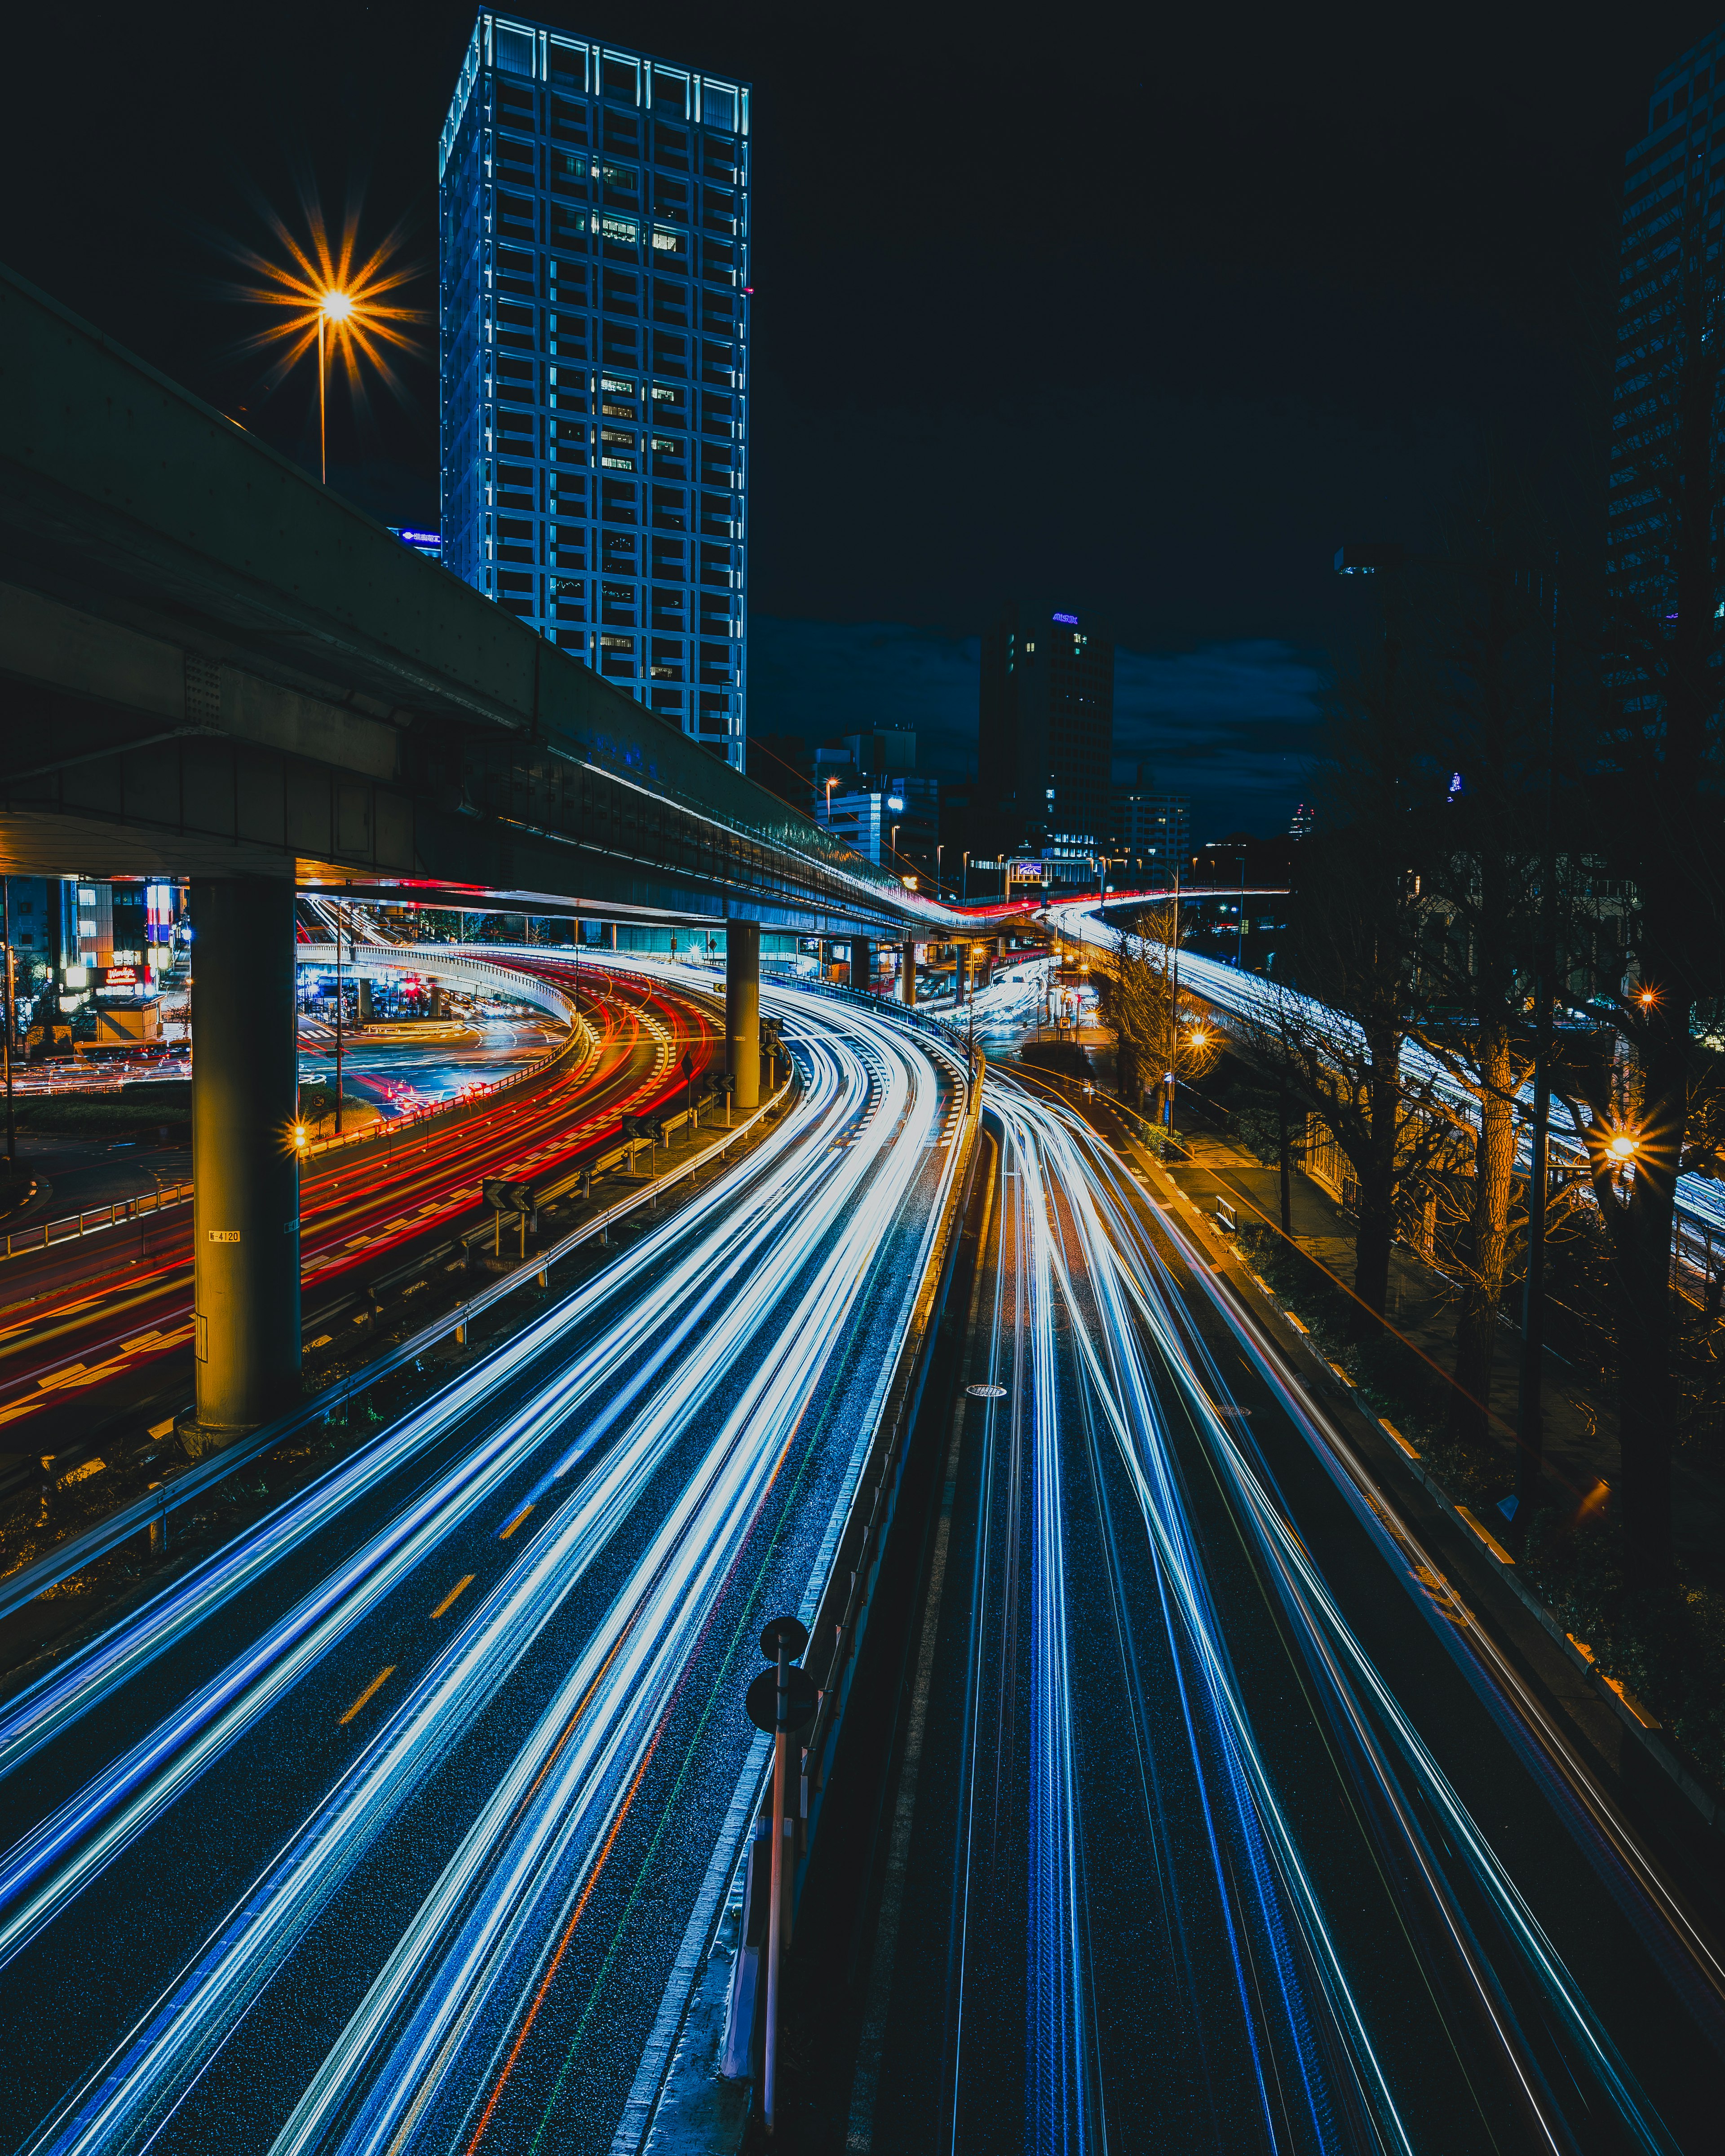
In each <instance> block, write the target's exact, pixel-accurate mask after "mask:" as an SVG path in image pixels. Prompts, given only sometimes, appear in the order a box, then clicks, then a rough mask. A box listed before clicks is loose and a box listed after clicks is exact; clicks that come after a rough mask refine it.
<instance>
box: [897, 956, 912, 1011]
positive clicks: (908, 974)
mask: <svg viewBox="0 0 1725 2156" xmlns="http://www.w3.org/2000/svg"><path fill="white" fill-rule="evenodd" d="M898 992H899V993H900V994H901V996H902V997H903V998H904V999H905V1001H906V1003H907V1004H914V1003H915V1002H916V945H915V944H914V943H906V946H905V957H904V963H903V965H902V966H901V968H900V969H899V981H898Z"/></svg>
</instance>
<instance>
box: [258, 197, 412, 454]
mask: <svg viewBox="0 0 1725 2156" xmlns="http://www.w3.org/2000/svg"><path fill="white" fill-rule="evenodd" d="M302 202H303V207H304V208H305V223H306V227H307V229H308V230H309V232H310V234H311V238H310V240H309V242H302V241H301V240H300V239H298V238H297V237H296V236H295V234H294V233H293V232H291V231H290V229H289V228H288V226H287V225H286V224H285V223H284V222H283V220H282V219H281V218H280V217H279V216H278V215H277V214H276V213H275V212H274V211H273V210H272V211H268V212H266V213H265V214H266V215H267V216H268V218H269V221H270V225H271V227H272V228H273V229H274V231H275V236H276V238H277V239H279V240H280V242H281V244H282V246H283V248H284V249H285V252H286V254H287V258H288V259H287V262H286V263H285V264H283V263H280V262H273V261H271V260H270V259H269V258H268V257H267V256H266V255H263V254H259V253H258V252H257V251H256V250H255V249H253V248H249V247H245V246H238V245H236V246H234V247H233V248H232V249H231V251H232V252H233V253H234V254H235V255H236V256H237V257H238V259H239V260H240V261H241V262H243V263H244V264H245V266H246V267H247V268H248V269H250V270H251V271H253V272H254V274H255V275H257V276H258V277H259V279H261V280H262V282H260V283H259V284H255V285H247V286H244V287H241V288H239V297H240V298H242V299H244V300H251V301H253V302H254V304H256V305H259V306H265V307H275V308H280V309H281V310H283V311H285V316H286V319H285V321H276V322H272V323H271V324H270V326H269V327H268V328H267V329H264V330H260V331H259V332H258V334H257V335H256V336H252V337H248V338H246V339H245V340H244V341H243V343H242V345H241V346H240V349H241V350H242V351H245V350H259V349H268V350H272V351H275V352H276V353H277V358H276V362H275V366H274V367H272V368H271V369H270V372H269V374H268V375H267V376H266V377H265V382H264V388H265V389H266V391H267V390H269V389H272V388H275V385H276V384H277V383H278V382H280V381H281V380H282V379H283V377H285V375H286V374H287V372H289V370H290V368H291V367H294V366H295V365H296V364H297V363H298V362H299V361H300V359H301V358H302V357H304V356H305V353H306V352H309V351H310V350H311V347H312V346H313V345H316V347H317V459H318V471H319V475H320V476H321V479H322V480H323V483H324V485H326V486H327V485H328V484H329V476H330V465H329V427H328V416H329V387H328V377H329V363H330V362H331V359H332V358H334V359H339V360H340V361H341V363H342V365H343V367H345V369H346V371H347V381H348V386H349V388H350V389H351V390H352V392H353V393H354V394H355V395H356V396H357V395H358V394H359V393H360V392H361V388H362V384H361V377H360V362H361V360H362V359H363V360H365V361H366V362H367V363H368V364H369V365H370V366H371V367H373V368H374V369H375V370H376V372H377V373H378V374H379V375H381V376H382V378H383V380H384V381H385V382H388V384H389V386H390V388H392V389H395V390H397V391H399V389H400V388H401V384H400V382H398V380H397V378H396V376H395V373H394V371H393V368H392V367H391V366H390V364H389V357H388V347H390V346H393V347H394V348H395V349H396V350H397V351H398V352H413V351H415V350H416V349H417V344H416V340H415V339H414V338H413V337H412V336H409V335H408V330H407V327H406V325H408V324H411V323H415V322H425V321H429V319H430V318H429V316H428V315H427V314H426V313H425V311H424V309H423V308H419V307H404V306H402V305H398V303H397V300H395V298H394V296H393V295H395V294H397V293H398V292H399V291H400V290H401V288H402V286H403V285H408V284H411V283H412V282H413V279H414V278H415V277H417V276H418V274H419V273H418V268H417V266H416V265H414V264H401V263H399V262H398V260H397V257H398V255H399V254H400V251H401V247H402V243H403V236H404V235H403V228H402V227H401V226H400V225H397V226H396V227H395V228H393V230H392V231H390V232H388V234H385V236H384V238H383V239H382V240H381V241H380V242H379V243H378V244H377V246H375V247H374V248H373V249H372V250H371V252H370V254H367V255H365V256H363V257H362V256H361V255H360V254H359V219H358V213H357V209H354V208H352V207H350V209H349V211H348V213H347V217H346V218H344V220H343V223H342V227H341V233H340V234H339V236H338V237H336V236H332V235H331V233H330V230H329V228H328V227H327V226H326V223H325V222H324V217H323V211H322V208H321V205H320V204H319V203H317V202H316V199H315V198H311V197H310V196H306V197H304V198H302Z"/></svg>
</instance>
